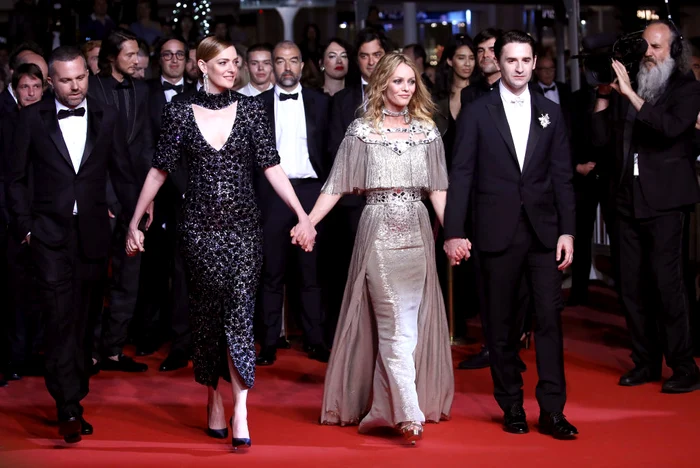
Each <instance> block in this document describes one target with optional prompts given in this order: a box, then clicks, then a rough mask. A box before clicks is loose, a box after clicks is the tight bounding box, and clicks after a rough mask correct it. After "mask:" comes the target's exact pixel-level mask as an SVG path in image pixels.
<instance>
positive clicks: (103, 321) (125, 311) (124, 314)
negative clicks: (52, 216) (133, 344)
mask: <svg viewBox="0 0 700 468" xmlns="http://www.w3.org/2000/svg"><path fill="white" fill-rule="evenodd" d="M127 232H128V224H127V223H126V221H124V220H119V221H118V222H117V225H116V228H115V230H114V233H113V234H112V277H111V279H110V281H109V307H106V308H105V309H104V311H103V313H102V316H101V317H100V320H99V322H98V324H97V325H96V326H97V327H98V328H97V329H96V330H95V347H94V351H93V357H94V358H95V359H97V360H100V358H101V356H116V355H119V354H121V353H122V350H123V349H124V345H125V344H126V340H127V337H128V330H129V324H130V323H131V319H132V318H133V317H134V313H135V311H136V301H137V299H138V292H139V277H140V273H141V255H136V256H134V257H129V256H128V255H127V254H126V234H127Z"/></svg>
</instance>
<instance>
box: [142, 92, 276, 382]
mask: <svg viewBox="0 0 700 468" xmlns="http://www.w3.org/2000/svg"><path fill="white" fill-rule="evenodd" d="M236 102H237V106H238V108H237V110H236V119H235V122H234V124H233V128H232V130H231V134H230V135H229V138H228V140H227V141H226V143H225V144H224V146H223V147H222V148H221V149H220V150H219V151H217V150H215V149H214V148H213V147H212V146H211V145H210V144H209V143H208V142H207V141H206V140H205V139H204V137H203V136H202V133H201V131H200V130H199V127H198V126H197V123H196V121H195V118H194V112H193V110H192V104H194V105H197V106H201V107H204V108H207V109H223V108H225V107H228V106H230V105H233V104H234V103H236ZM182 156H184V157H185V158H184V160H185V161H186V164H187V168H188V172H189V180H188V187H187V192H186V193H185V200H184V204H183V208H182V210H183V213H182V218H181V222H180V224H179V226H178V231H179V232H178V234H179V243H180V244H179V246H180V249H181V251H182V255H183V258H184V260H185V269H186V272H187V278H188V288H189V301H190V304H189V310H190V323H191V327H192V341H193V349H194V352H193V358H192V361H193V363H194V373H195V380H196V381H197V382H199V383H201V384H204V385H209V386H213V387H216V386H217V383H218V380H219V377H224V378H226V379H227V380H228V374H229V372H228V366H227V361H226V354H225V352H226V350H227V349H228V352H229V353H230V354H231V357H232V359H233V363H234V366H235V368H236V370H237V371H238V373H239V374H240V377H241V380H242V382H243V383H244V384H245V385H246V386H247V387H252V386H253V382H254V381H255V345H254V342H253V312H254V309H255V295H256V291H257V288H258V282H259V278H260V269H261V266H262V231H261V227H260V210H259V208H258V206H257V203H256V198H255V192H254V189H253V176H254V171H255V170H256V168H258V167H261V168H266V167H270V166H274V165H276V164H279V162H280V159H279V155H278V154H277V150H276V148H275V142H274V138H273V135H272V132H271V127H270V123H269V120H268V118H267V114H266V113H265V111H264V109H263V104H262V101H260V100H259V99H258V98H248V97H245V96H242V95H240V94H238V93H234V92H228V91H227V92H224V93H222V94H207V93H205V92H203V91H200V92H198V93H197V94H196V95H195V96H194V97H193V99H192V100H191V101H189V102H187V103H184V102H175V103H169V104H167V105H166V106H165V109H164V111H163V124H162V127H161V133H160V138H159V140H158V145H157V149H156V154H155V157H154V158H153V167H155V168H157V169H161V170H164V171H168V172H171V171H173V170H175V169H176V168H177V165H178V161H179V160H180V158H181V157H182Z"/></svg>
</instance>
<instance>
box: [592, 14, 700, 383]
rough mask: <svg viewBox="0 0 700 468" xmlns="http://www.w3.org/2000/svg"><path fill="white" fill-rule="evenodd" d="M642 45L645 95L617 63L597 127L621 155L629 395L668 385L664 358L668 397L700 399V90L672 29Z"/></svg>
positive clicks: (599, 137)
mask: <svg viewBox="0 0 700 468" xmlns="http://www.w3.org/2000/svg"><path fill="white" fill-rule="evenodd" d="M642 37H643V38H644V40H645V41H646V42H647V43H648V46H647V49H646V53H645V54H644V57H643V58H642V60H641V63H640V66H639V71H638V72H637V74H636V82H637V86H636V90H635V88H633V86H632V84H631V82H630V76H629V74H628V71H627V69H626V68H625V66H624V65H623V64H622V63H620V62H619V61H617V60H613V62H612V68H613V71H614V72H615V76H616V79H615V81H614V82H613V83H612V84H611V85H605V84H603V85H600V86H599V87H598V94H597V100H596V104H595V109H594V115H593V122H592V125H593V139H594V144H595V145H596V146H602V145H604V144H605V143H606V142H608V141H612V143H613V144H614V147H615V153H616V158H615V162H614V170H613V181H614V184H613V185H614V186H613V197H614V203H615V205H616V209H617V216H616V229H615V230H614V232H615V233H616V234H617V236H618V241H619V260H620V261H619V265H620V294H621V298H622V303H623V307H624V309H625V313H626V319H627V326H628V328H629V332H630V334H631V338H632V360H633V362H634V369H632V370H631V371H629V372H627V373H626V374H624V375H623V376H622V377H621V378H620V385H623V386H635V385H641V384H645V383H647V382H653V381H658V380H660V379H661V362H662V356H663V357H665V358H666V364H667V365H668V366H669V367H670V368H671V369H673V376H672V377H671V378H670V379H668V380H667V381H666V382H665V383H664V385H663V387H662V391H663V392H665V393H683V392H690V391H693V390H697V389H700V372H699V371H698V367H697V365H696V364H695V361H694V360H693V353H692V346H691V340H690V330H689V325H688V321H689V305H688V304H689V302H688V294H687V290H686V287H685V284H684V274H683V267H684V257H683V255H684V249H683V242H684V235H683V233H684V229H686V227H687V222H688V217H689V210H690V209H691V207H692V205H694V204H695V203H697V202H698V201H700V189H699V188H698V182H697V179H696V176H695V166H694V162H695V155H694V154H693V133H694V128H695V122H696V119H697V116H698V112H699V111H700V83H698V82H696V81H695V80H693V79H692V78H691V77H690V75H689V74H688V71H689V60H688V53H687V47H686V46H685V45H684V42H683V38H682V36H681V35H680V33H679V31H678V29H677V28H676V27H675V25H674V24H673V23H672V22H670V21H653V22H651V23H650V24H649V25H648V26H647V28H646V29H645V30H644V33H643V34H642ZM613 90H614V92H613ZM649 283H651V284H649ZM657 311H658V312H660V316H657Z"/></svg>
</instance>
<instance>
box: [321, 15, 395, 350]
mask: <svg viewBox="0 0 700 468" xmlns="http://www.w3.org/2000/svg"><path fill="white" fill-rule="evenodd" d="M354 45H355V50H356V51H357V56H356V60H357V65H358V68H359V69H360V74H361V80H360V83H357V84H353V85H350V86H346V87H345V89H342V90H341V91H338V92H337V93H336V94H335V95H334V96H333V99H332V104H331V111H330V116H329V118H330V125H329V136H328V150H329V152H330V157H331V166H332V161H333V160H335V155H336V153H337V152H338V148H339V147H340V143H341V142H342V141H343V138H345V132H346V131H347V129H348V127H349V126H350V124H351V123H352V121H353V120H355V119H357V118H358V117H361V116H362V114H363V113H364V109H363V105H362V103H363V102H364V100H365V92H364V89H365V86H367V83H368V82H369V77H370V76H372V72H373V71H374V67H376V66H377V62H379V59H381V58H382V57H383V56H384V55H386V54H387V53H388V52H391V50H392V46H391V42H390V41H389V40H388V39H387V38H386V36H385V35H384V34H383V32H381V31H379V30H377V29H376V28H365V29H363V30H362V31H360V32H359V33H358V34H357V37H356V39H355V44H354ZM364 206H365V199H364V196H361V195H346V196H344V197H343V198H342V199H341V200H340V201H339V202H338V204H337V205H336V206H335V208H334V209H333V211H331V213H330V214H329V216H328V217H327V218H326V221H325V225H326V228H325V229H326V233H327V235H328V238H332V239H333V243H332V245H331V243H327V244H326V246H325V247H327V248H329V249H332V250H329V251H327V252H325V251H324V252H323V255H322V256H323V257H324V258H325V259H327V260H328V261H324V265H323V270H324V274H323V276H324V278H325V282H324V290H325V292H324V295H325V296H326V302H327V304H328V309H327V310H328V320H327V323H326V336H327V341H328V342H329V343H332V342H333V335H334V333H335V328H336V323H337V320H338V314H339V313H340V306H341V304H342V302H343V294H344V292H345V283H346V281H347V279H348V268H350V259H351V257H352V249H353V246H354V245H355V233H356V232H357V226H358V225H359V223H360V216H362V210H363V208H364ZM319 248H320V249H324V246H323V245H320V246H319Z"/></svg>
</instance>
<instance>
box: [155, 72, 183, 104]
mask: <svg viewBox="0 0 700 468" xmlns="http://www.w3.org/2000/svg"><path fill="white" fill-rule="evenodd" d="M165 81H166V80H165V78H163V75H161V76H160V84H163V83H165ZM177 85H182V89H183V91H184V89H185V78H180V81H178V82H177V83H175V86H177ZM163 93H164V94H165V102H170V101H171V100H172V99H173V98H174V97H175V95H176V94H177V91H175V90H174V89H169V90H167V91H163Z"/></svg>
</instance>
